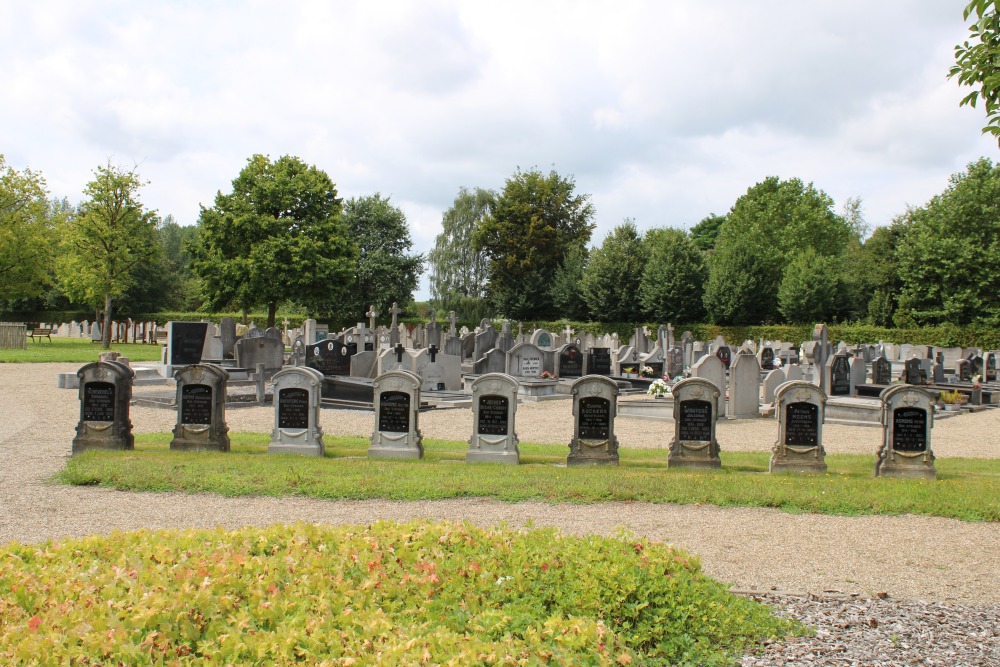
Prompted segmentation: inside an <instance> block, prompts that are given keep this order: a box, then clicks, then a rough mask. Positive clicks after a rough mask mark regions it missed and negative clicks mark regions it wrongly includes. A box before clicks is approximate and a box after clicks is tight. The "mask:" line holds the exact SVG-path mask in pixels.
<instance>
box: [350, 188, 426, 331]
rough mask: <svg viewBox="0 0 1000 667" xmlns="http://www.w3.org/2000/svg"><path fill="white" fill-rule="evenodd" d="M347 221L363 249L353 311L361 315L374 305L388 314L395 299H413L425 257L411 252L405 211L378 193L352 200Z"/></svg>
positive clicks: (360, 255) (360, 252) (358, 265)
mask: <svg viewBox="0 0 1000 667" xmlns="http://www.w3.org/2000/svg"><path fill="white" fill-rule="evenodd" d="M344 223H345V224H346V225H347V229H348V232H349V233H350V235H351V238H352V239H353V240H354V242H355V243H356V244H357V246H358V250H359V254H358V261H357V268H356V269H355V275H356V276H357V284H356V286H355V289H354V292H353V299H352V304H353V314H354V315H358V316H360V315H361V314H362V313H365V312H366V311H367V310H368V306H370V305H374V306H375V308H376V309H377V310H378V311H379V312H382V313H385V312H388V310H389V306H390V305H391V304H392V303H393V302H398V303H404V304H405V303H408V302H410V301H412V300H413V292H414V290H416V289H417V279H418V278H419V277H420V274H421V273H423V270H424V258H423V256H422V255H414V254H408V251H409V250H410V248H412V247H413V241H411V240H410V228H409V227H408V226H407V224H406V215H405V214H404V213H403V211H402V210H400V209H399V208H398V207H396V206H393V205H392V204H391V203H390V202H389V199H388V197H383V196H382V195H380V194H379V193H375V194H374V195H370V196H367V197H356V198H353V199H348V200H347V202H346V203H345V204H344Z"/></svg>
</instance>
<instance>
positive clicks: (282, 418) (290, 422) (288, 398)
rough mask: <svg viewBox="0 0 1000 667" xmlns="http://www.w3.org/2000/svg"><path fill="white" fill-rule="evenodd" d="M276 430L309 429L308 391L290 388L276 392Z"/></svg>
mask: <svg viewBox="0 0 1000 667" xmlns="http://www.w3.org/2000/svg"><path fill="white" fill-rule="evenodd" d="M278 428H309V390H308V389H302V388H299V387H290V388H288V389H282V390H281V391H279V392H278Z"/></svg>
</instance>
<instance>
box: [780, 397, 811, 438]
mask: <svg viewBox="0 0 1000 667" xmlns="http://www.w3.org/2000/svg"><path fill="white" fill-rule="evenodd" d="M785 444H786V445H791V446H792V447H815V446H816V445H817V444H819V406H817V405H816V404H814V403H804V402H803V403H789V404H788V407H787V408H785Z"/></svg>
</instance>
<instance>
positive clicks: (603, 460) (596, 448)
mask: <svg viewBox="0 0 1000 667" xmlns="http://www.w3.org/2000/svg"><path fill="white" fill-rule="evenodd" d="M569 450H570V451H569V456H567V457H566V465H569V466H601V465H611V466H616V465H618V437H617V436H615V439H614V440H585V439H583V438H579V439H574V440H573V442H572V444H570V446H569Z"/></svg>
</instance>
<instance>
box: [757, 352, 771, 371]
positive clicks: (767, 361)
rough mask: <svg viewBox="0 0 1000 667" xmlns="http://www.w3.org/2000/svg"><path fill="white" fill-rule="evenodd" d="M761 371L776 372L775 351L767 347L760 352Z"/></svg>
mask: <svg viewBox="0 0 1000 667" xmlns="http://www.w3.org/2000/svg"><path fill="white" fill-rule="evenodd" d="M760 369H761V370H762V371H771V370H774V350H773V349H772V348H770V347H765V348H764V349H762V350H761V351H760Z"/></svg>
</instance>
